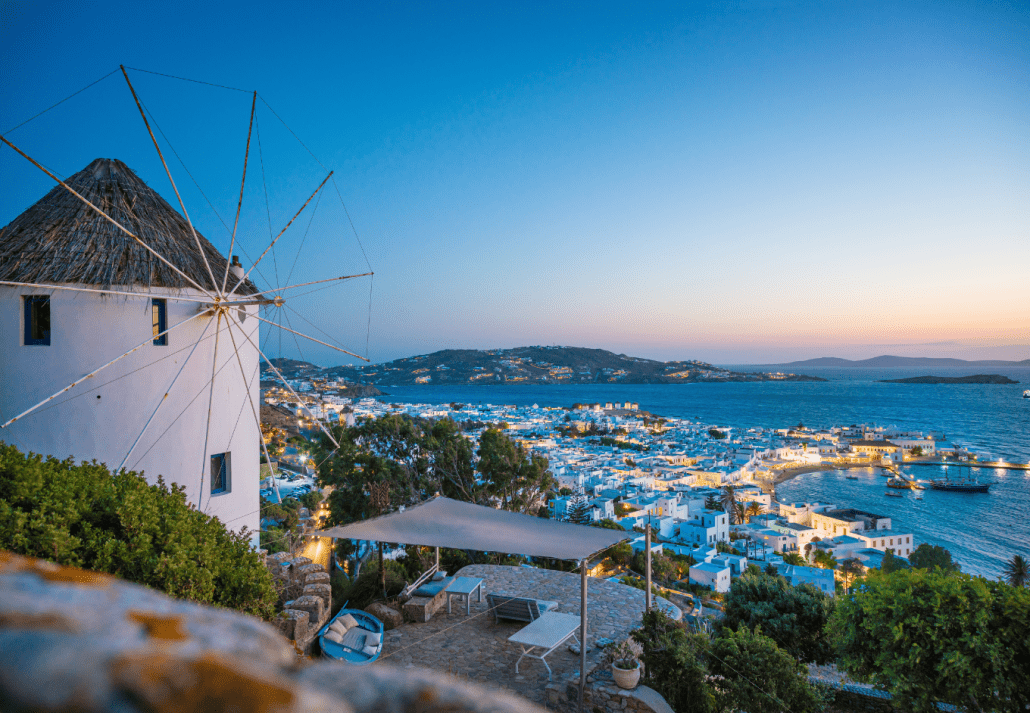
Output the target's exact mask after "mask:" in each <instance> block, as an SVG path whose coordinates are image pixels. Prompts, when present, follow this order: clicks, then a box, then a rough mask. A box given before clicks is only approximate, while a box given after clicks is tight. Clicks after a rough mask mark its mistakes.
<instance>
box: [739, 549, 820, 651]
mask: <svg viewBox="0 0 1030 713" xmlns="http://www.w3.org/2000/svg"><path fill="white" fill-rule="evenodd" d="M748 570H749V572H750V565H749V566H748ZM833 609H834V600H833V599H831V598H830V597H828V596H826V595H825V594H823V593H822V592H820V591H819V590H818V589H816V588H815V587H813V586H812V585H810V584H800V585H798V586H796V587H792V586H791V585H790V584H788V583H787V581H786V580H785V579H784V578H783V577H773V576H769V575H767V574H757V575H755V574H750V573H749V574H745V575H744V576H742V577H738V578H737V579H735V580H733V584H731V585H730V591H729V593H727V595H726V602H725V604H724V606H723V611H724V617H723V619H722V622H721V625H720V627H721V628H720V631H721V630H722V629H723V628H728V629H730V630H736V629H737V628H738V627H740V626H741V625H744V626H747V627H749V628H751V629H755V628H757V627H761V630H762V631H763V632H765V634H766V635H768V636H770V637H772V639H773V640H774V641H775V642H776V643H777V644H779V645H780V647H781V648H783V649H784V650H785V651H787V652H788V653H789V654H790V655H791V656H793V657H794V658H796V659H798V660H800V661H804V662H806V663H807V662H814V663H817V664H824V663H828V662H829V661H831V660H832V659H833V647H832V645H831V643H830V639H829V637H828V636H827V633H826V624H827V622H828V621H829V620H830V616H831V615H832V614H833Z"/></svg>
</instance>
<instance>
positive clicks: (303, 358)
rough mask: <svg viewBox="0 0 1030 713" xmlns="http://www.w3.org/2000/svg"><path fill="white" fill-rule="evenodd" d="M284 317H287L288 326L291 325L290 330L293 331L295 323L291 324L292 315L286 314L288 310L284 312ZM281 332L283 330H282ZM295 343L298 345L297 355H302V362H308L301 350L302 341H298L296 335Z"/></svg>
mask: <svg viewBox="0 0 1030 713" xmlns="http://www.w3.org/2000/svg"><path fill="white" fill-rule="evenodd" d="M283 317H286V324H287V325H289V327H290V329H293V323H292V322H290V315H288V314H287V313H286V310H283ZM279 331H280V332H281V331H282V330H281V329H280V330H279ZM293 343H294V344H296V345H297V353H298V354H300V360H301V361H307V359H306V358H305V357H304V352H303V350H301V348H300V341H298V339H297V335H296V334H294V335H293Z"/></svg>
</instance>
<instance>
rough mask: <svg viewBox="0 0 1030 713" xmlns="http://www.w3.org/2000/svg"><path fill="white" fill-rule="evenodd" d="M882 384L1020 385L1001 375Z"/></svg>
mask: <svg viewBox="0 0 1030 713" xmlns="http://www.w3.org/2000/svg"><path fill="white" fill-rule="evenodd" d="M880 383H881V384H1018V383H1019V382H1018V381H1013V380H1012V379H1010V378H1008V377H1007V376H1002V375H1001V374H974V375H973V376H913V377H910V378H908V379H882V380H880Z"/></svg>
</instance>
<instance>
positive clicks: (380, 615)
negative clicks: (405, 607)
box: [365, 602, 404, 631]
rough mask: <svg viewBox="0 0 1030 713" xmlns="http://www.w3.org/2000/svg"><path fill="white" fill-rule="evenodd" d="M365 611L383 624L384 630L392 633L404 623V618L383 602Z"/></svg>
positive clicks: (368, 607)
mask: <svg viewBox="0 0 1030 713" xmlns="http://www.w3.org/2000/svg"><path fill="white" fill-rule="evenodd" d="M365 611H366V612H368V613H369V614H371V615H372V616H374V617H375V618H376V619H378V620H379V621H381V622H383V629H385V630H386V631H390V630H391V629H396V628H397V627H398V626H400V625H401V624H403V623H404V617H403V616H401V613H400V612H399V611H397V610H396V609H394V608H393V607H388V606H386V605H385V604H383V603H382V602H375V603H374V604H369V605H368V606H367V607H365Z"/></svg>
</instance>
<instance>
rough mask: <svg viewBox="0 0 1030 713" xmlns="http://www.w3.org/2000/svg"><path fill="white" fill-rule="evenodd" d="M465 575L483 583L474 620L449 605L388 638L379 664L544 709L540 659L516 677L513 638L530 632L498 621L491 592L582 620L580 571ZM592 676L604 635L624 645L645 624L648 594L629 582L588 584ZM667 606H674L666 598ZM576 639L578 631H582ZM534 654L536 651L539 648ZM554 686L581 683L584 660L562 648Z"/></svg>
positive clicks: (476, 569) (525, 664)
mask: <svg viewBox="0 0 1030 713" xmlns="http://www.w3.org/2000/svg"><path fill="white" fill-rule="evenodd" d="M457 576H460V577H477V578H480V579H482V580H483V601H482V602H477V601H476V598H475V597H474V596H473V597H472V613H471V616H466V615H465V605H464V602H461V603H460V604H459V601H460V600H459V599H457V598H455V599H454V600H453V604H452V607H451V610H452V612H453V613H452V614H450V615H448V614H447V608H446V606H445V607H444V608H443V609H441V610H440V611H439V612H437V613H436V614H435V615H434V616H433V619H432V621H429V622H427V623H425V624H411V623H405V624H403V625H401V626H400V627H398V628H397V629H393V630H392V631H388V632H386V636H385V637H384V644H383V653H382V655H381V656H380V658H379V661H382V662H388V663H390V664H393V665H394V666H402V667H403V666H406V667H414V666H420V667H424V668H429V669H434V670H437V671H442V672H445V673H449V674H451V675H453V676H455V677H456V678H458V679H460V680H463V681H465V680H467V681H472V682H476V683H480V684H485V685H487V686H490V687H493V688H498V689H503V690H507V691H510V692H513V693H516V694H518V695H520V696H523V697H525V698H528V699H529V700H531V701H534V702H535V703H537V704H539V705H542V706H545V707H547V698H546V691H545V686H547V684H548V680H547V669H546V668H544V665H543V664H542V663H541V662H540V661H539V660H537V659H530V658H526V659H523V660H522V663H521V664H520V665H519V673H518V674H516V673H515V661H516V660H517V659H518V657H519V655H520V653H521V649H520V648H519V646H518V645H517V644H513V643H510V642H509V641H508V637H509V636H511V635H512V634H514V633H515V632H517V631H518V630H519V629H521V628H522V627H524V626H526V623H525V622H518V621H505V620H501V621H500V622H499V623H494V616H493V614H492V613H491V612H489V611H488V607H487V601H486V595H487V594H490V593H496V594H508V595H512V596H522V597H532V598H534V599H544V600H551V601H557V602H558V603H559V604H558V609H557V611H559V612H563V613H566V614H574V615H576V616H579V613H580V607H579V603H580V592H579V585H580V577H579V574H578V573H569V572H555V571H551V570H545V569H535V568H529V567H506V566H498V565H470V566H468V567H465V568H463V569H462V570H461V571H460V572H458V573H457ZM587 593H588V595H589V599H588V602H587V606H588V609H587V635H588V642H589V644H590V645H591V648H590V649H589V650H588V651H587V671H588V672H589V671H590V670H592V669H593V668H594V667H595V666H596V665H597V664H598V663H599V662H600V659H601V652H600V651H599V650H598V649H597V647H595V646H592V644H593V642H594V641H595V640H596V639H597V638H600V637H604V638H608V639H614V640H619V639H623V638H625V637H626V636H627V635H628V634H629V632H630V631H631V630H632V629H635V628H637V627H639V626H640V623H641V615H642V614H643V611H644V592H643V591H641V590H639V589H634V588H633V587H628V586H626V585H624V584H618V583H615V582H609V581H607V580H603V579H594V578H592V577H591V578H590V579H589V580H588V584H587ZM660 602H661V603H662V604H665V605H668V606H672V605H671V604H668V602H665V600H661V599H660ZM577 637H578V633H577ZM535 653H539V650H537V651H536V652H535ZM547 662H548V664H550V666H551V670H552V671H553V672H554V678H553V680H554V681H561V680H568V679H573V680H576V681H578V680H579V656H578V655H576V654H573V653H570V652H569V651H568V650H567V647H565V646H563V647H561V648H559V649H557V650H556V651H555V652H554V653H552V654H551V655H550V656H548V657H547Z"/></svg>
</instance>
